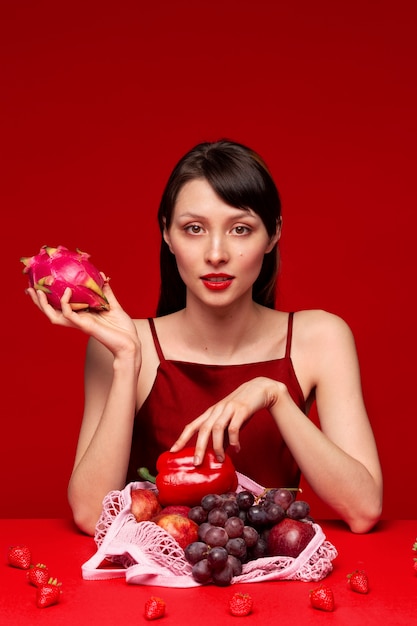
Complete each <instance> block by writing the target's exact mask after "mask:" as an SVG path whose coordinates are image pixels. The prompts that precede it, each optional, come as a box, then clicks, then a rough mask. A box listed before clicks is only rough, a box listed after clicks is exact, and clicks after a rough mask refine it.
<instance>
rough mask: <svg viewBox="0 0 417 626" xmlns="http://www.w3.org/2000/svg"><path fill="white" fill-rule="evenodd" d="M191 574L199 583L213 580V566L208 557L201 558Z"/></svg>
mask: <svg viewBox="0 0 417 626" xmlns="http://www.w3.org/2000/svg"><path fill="white" fill-rule="evenodd" d="M191 574H192V576H193V578H194V580H196V581H197V582H198V583H202V584H204V583H209V582H210V581H211V567H210V565H209V563H208V561H207V559H201V561H198V562H197V563H195V564H194V565H193V567H192V570H191Z"/></svg>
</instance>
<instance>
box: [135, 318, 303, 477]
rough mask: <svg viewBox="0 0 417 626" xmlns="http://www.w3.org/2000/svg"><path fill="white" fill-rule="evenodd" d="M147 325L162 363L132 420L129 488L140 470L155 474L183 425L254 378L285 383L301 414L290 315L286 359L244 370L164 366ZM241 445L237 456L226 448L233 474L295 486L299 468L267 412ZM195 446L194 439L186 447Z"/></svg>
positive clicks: (244, 433)
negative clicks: (162, 457) (163, 453)
mask: <svg viewBox="0 0 417 626" xmlns="http://www.w3.org/2000/svg"><path fill="white" fill-rule="evenodd" d="M149 324H150V329H151V332H152V336H153V340H154V343H155V349H156V351H157V353H158V357H159V361H160V363H159V366H158V369H157V374H156V377H155V381H154V384H153V387H152V389H151V391H150V393H149V395H148V397H147V399H146V400H145V402H144V403H143V405H142V407H141V408H140V409H139V411H138V412H137V414H136V416H135V422H134V428H133V436H132V450H131V456H130V461H129V469H128V474H127V482H130V481H134V480H138V479H139V478H138V474H137V470H138V468H139V467H147V468H148V469H149V470H150V472H151V473H154V474H155V473H156V468H155V464H156V460H157V458H158V456H159V455H160V454H161V453H162V452H165V451H166V450H169V448H170V447H171V446H172V444H173V443H174V441H176V439H177V438H178V436H179V435H180V433H181V432H182V430H183V428H184V426H185V425H186V424H188V423H189V422H191V421H192V420H193V419H195V418H196V417H198V416H199V415H201V414H202V413H203V412H204V411H205V410H206V409H208V408H209V407H211V406H212V405H213V404H215V403H216V402H217V401H219V400H221V399H223V398H224V397H225V396H227V395H228V394H229V393H231V392H232V391H234V390H235V389H236V388H237V387H238V386H239V385H241V384H242V383H244V382H246V381H248V380H251V379H253V378H255V377H257V376H266V377H268V378H272V379H274V380H279V381H282V382H283V383H285V384H286V386H287V388H288V391H289V393H290V395H291V397H292V399H293V400H294V402H295V403H296V404H297V406H298V407H299V408H300V409H301V410H302V411H304V412H305V410H306V406H305V399H304V396H303V393H302V390H301V387H300V384H299V382H298V379H297V377H296V374H295V371H294V367H293V363H292V361H291V338H292V327H293V313H289V315H288V330H287V341H286V349H285V355H284V357H282V358H278V359H274V360H271V361H260V362H254V363H247V364H242V365H206V364H201V363H189V362H184V361H172V360H166V359H165V358H164V354H163V351H162V348H161V346H160V344H159V340H158V337H157V334H156V330H155V325H154V321H153V320H152V319H149ZM239 439H240V445H241V450H240V452H239V453H235V452H234V450H233V447H232V446H229V448H227V453H228V454H229V455H230V456H231V457H232V460H233V462H234V464H235V468H236V470H238V471H239V472H242V473H243V474H246V475H247V476H249V477H250V478H252V479H253V480H255V481H257V482H258V483H260V484H261V485H263V486H265V487H297V486H298V484H299V480H300V471H299V468H298V466H297V464H296V463H295V461H294V459H293V457H292V455H291V453H290V451H289V450H288V447H287V446H286V444H285V442H284V440H283V438H282V436H281V433H280V432H279V430H278V428H277V426H276V424H275V422H274V420H273V418H272V416H271V414H270V412H269V411H268V410H266V409H263V410H261V411H258V412H257V413H255V414H254V415H253V416H252V417H251V418H250V419H249V420H248V421H247V422H246V423H245V425H244V426H243V428H242V429H241V432H240V438H239ZM194 443H195V438H194V439H193V440H190V442H188V444H187V445H193V444H194Z"/></svg>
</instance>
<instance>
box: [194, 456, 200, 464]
mask: <svg viewBox="0 0 417 626" xmlns="http://www.w3.org/2000/svg"><path fill="white" fill-rule="evenodd" d="M194 465H200V457H199V456H197V455H196V456H195V457H194Z"/></svg>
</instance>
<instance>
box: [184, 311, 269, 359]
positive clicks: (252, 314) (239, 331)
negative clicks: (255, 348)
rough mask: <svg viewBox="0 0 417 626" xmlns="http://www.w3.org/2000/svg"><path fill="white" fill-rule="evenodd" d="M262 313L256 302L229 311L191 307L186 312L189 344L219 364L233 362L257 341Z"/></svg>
mask: <svg viewBox="0 0 417 626" xmlns="http://www.w3.org/2000/svg"><path fill="white" fill-rule="evenodd" d="M261 310H262V307H260V306H259V305H258V304H256V303H255V302H253V300H252V299H251V300H250V301H247V302H245V303H242V302H240V303H239V305H234V306H233V307H230V308H227V309H207V307H199V306H194V305H192V304H190V305H187V307H186V308H185V309H184V310H183V311H182V324H183V328H184V329H185V334H186V339H187V343H188V345H190V346H192V347H194V348H196V349H198V350H202V351H204V352H205V353H206V354H207V355H208V356H209V357H212V358H214V359H216V360H217V361H218V360H219V358H221V359H229V358H230V357H232V356H233V355H235V354H236V353H237V351H238V350H239V348H241V347H242V344H244V345H245V346H247V345H248V343H249V344H250V343H251V342H252V341H254V339H255V336H256V334H257V330H258V329H259V318H260V314H261Z"/></svg>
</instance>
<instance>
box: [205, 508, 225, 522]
mask: <svg viewBox="0 0 417 626" xmlns="http://www.w3.org/2000/svg"><path fill="white" fill-rule="evenodd" d="M227 519H228V515H227V513H226V511H225V510H224V509H223V508H220V507H215V508H214V509H211V511H209V512H208V515H207V521H208V522H209V523H210V524H212V525H213V526H224V525H225V522H226V520H227Z"/></svg>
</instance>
